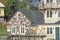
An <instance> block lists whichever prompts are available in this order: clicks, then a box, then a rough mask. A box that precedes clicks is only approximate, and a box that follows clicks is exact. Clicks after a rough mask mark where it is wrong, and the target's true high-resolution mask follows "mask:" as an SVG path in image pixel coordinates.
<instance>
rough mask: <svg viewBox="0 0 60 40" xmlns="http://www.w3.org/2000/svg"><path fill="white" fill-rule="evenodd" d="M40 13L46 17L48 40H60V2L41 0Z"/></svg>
mask: <svg viewBox="0 0 60 40" xmlns="http://www.w3.org/2000/svg"><path fill="white" fill-rule="evenodd" d="M38 7H39V9H38V10H39V11H41V12H42V13H43V15H44V22H45V24H44V26H45V32H46V35H47V36H46V39H47V40H60V37H59V35H60V31H59V28H60V17H59V16H60V11H59V10H60V0H41V1H40V2H39V5H38Z"/></svg>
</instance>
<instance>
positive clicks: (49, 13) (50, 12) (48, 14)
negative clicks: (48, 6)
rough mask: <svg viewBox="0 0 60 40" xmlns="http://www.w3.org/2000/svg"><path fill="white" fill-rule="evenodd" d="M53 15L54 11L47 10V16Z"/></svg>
mask: <svg viewBox="0 0 60 40" xmlns="http://www.w3.org/2000/svg"><path fill="white" fill-rule="evenodd" d="M51 17H52V11H51V10H47V18H51Z"/></svg>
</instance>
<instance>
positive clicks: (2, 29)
mask: <svg viewBox="0 0 60 40" xmlns="http://www.w3.org/2000/svg"><path fill="white" fill-rule="evenodd" d="M6 34H7V31H6V27H4V26H2V23H1V22H0V35H6Z"/></svg>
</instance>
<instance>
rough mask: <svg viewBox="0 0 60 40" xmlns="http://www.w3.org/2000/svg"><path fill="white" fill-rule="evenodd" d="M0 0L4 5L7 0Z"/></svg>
mask: <svg viewBox="0 0 60 40" xmlns="http://www.w3.org/2000/svg"><path fill="white" fill-rule="evenodd" d="M0 2H1V3H3V4H4V5H6V4H7V2H8V0H0Z"/></svg>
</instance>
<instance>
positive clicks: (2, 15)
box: [0, 2, 5, 22]
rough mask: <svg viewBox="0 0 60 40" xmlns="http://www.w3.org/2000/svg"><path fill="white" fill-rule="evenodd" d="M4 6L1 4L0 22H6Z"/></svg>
mask: <svg viewBox="0 0 60 40" xmlns="http://www.w3.org/2000/svg"><path fill="white" fill-rule="evenodd" d="M4 7H5V6H4V5H3V4H2V3H1V2H0V22H3V21H4Z"/></svg>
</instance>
